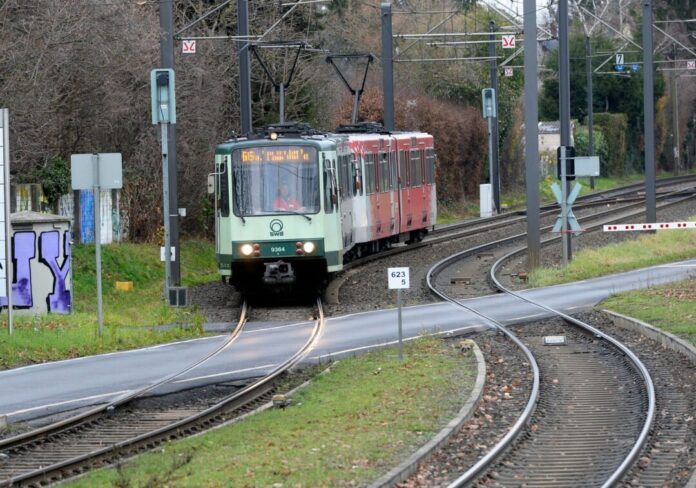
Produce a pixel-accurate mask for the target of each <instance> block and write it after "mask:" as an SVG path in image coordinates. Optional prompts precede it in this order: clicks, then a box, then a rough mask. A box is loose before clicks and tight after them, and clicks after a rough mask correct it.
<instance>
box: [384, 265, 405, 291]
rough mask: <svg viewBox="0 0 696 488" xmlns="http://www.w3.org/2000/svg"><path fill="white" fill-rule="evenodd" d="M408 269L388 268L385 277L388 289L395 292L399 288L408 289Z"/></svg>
mask: <svg viewBox="0 0 696 488" xmlns="http://www.w3.org/2000/svg"><path fill="white" fill-rule="evenodd" d="M408 270H409V269H408V268H388V269H387V277H388V280H389V289H390V290H396V289H399V288H409V287H410V283H409V275H408Z"/></svg>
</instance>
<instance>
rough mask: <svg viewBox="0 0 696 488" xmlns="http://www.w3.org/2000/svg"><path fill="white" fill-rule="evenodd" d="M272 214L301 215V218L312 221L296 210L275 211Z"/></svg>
mask: <svg viewBox="0 0 696 488" xmlns="http://www.w3.org/2000/svg"><path fill="white" fill-rule="evenodd" d="M274 213H281V214H293V215H301V216H302V217H304V218H305V219H307V220H308V221H309V222H311V221H312V217H310V216H309V215H307V214H303V213H302V212H298V211H296V210H276V211H275V212H274Z"/></svg>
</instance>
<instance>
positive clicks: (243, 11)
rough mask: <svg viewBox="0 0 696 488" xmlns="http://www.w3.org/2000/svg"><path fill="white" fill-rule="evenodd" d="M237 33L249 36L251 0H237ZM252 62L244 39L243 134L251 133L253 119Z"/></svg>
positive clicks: (241, 54) (241, 67)
mask: <svg viewBox="0 0 696 488" xmlns="http://www.w3.org/2000/svg"><path fill="white" fill-rule="evenodd" d="M237 34H238V35H239V36H240V37H242V38H243V39H246V38H247V37H248V36H249V0H237ZM250 66H251V63H250V62H249V43H248V41H246V40H245V41H242V43H241V47H240V49H239V108H240V112H239V115H240V118H241V124H240V125H241V129H242V134H249V133H250V132H251V131H252V129H253V126H252V121H251V69H250Z"/></svg>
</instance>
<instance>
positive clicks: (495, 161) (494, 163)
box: [488, 20, 500, 213]
mask: <svg viewBox="0 0 696 488" xmlns="http://www.w3.org/2000/svg"><path fill="white" fill-rule="evenodd" d="M488 30H489V31H490V32H491V35H490V41H491V42H489V43H488V55H489V56H490V57H491V62H490V69H491V88H493V90H494V93H495V99H494V100H493V103H494V104H495V114H496V115H495V116H494V117H492V120H491V123H490V127H489V131H490V132H491V141H492V142H491V146H490V147H491V151H492V155H491V167H492V171H491V185H492V186H493V205H494V206H495V211H496V213H500V161H499V156H498V144H499V141H498V60H497V58H496V46H497V44H496V42H495V21H493V20H491V21H490V22H489V23H488Z"/></svg>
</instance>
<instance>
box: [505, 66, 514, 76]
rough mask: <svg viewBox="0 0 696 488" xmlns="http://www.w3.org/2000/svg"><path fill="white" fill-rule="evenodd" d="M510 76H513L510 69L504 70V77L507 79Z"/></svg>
mask: <svg viewBox="0 0 696 488" xmlns="http://www.w3.org/2000/svg"><path fill="white" fill-rule="evenodd" d="M512 74H513V71H512V68H505V76H507V77H508V78H509V77H510V76H512Z"/></svg>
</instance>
